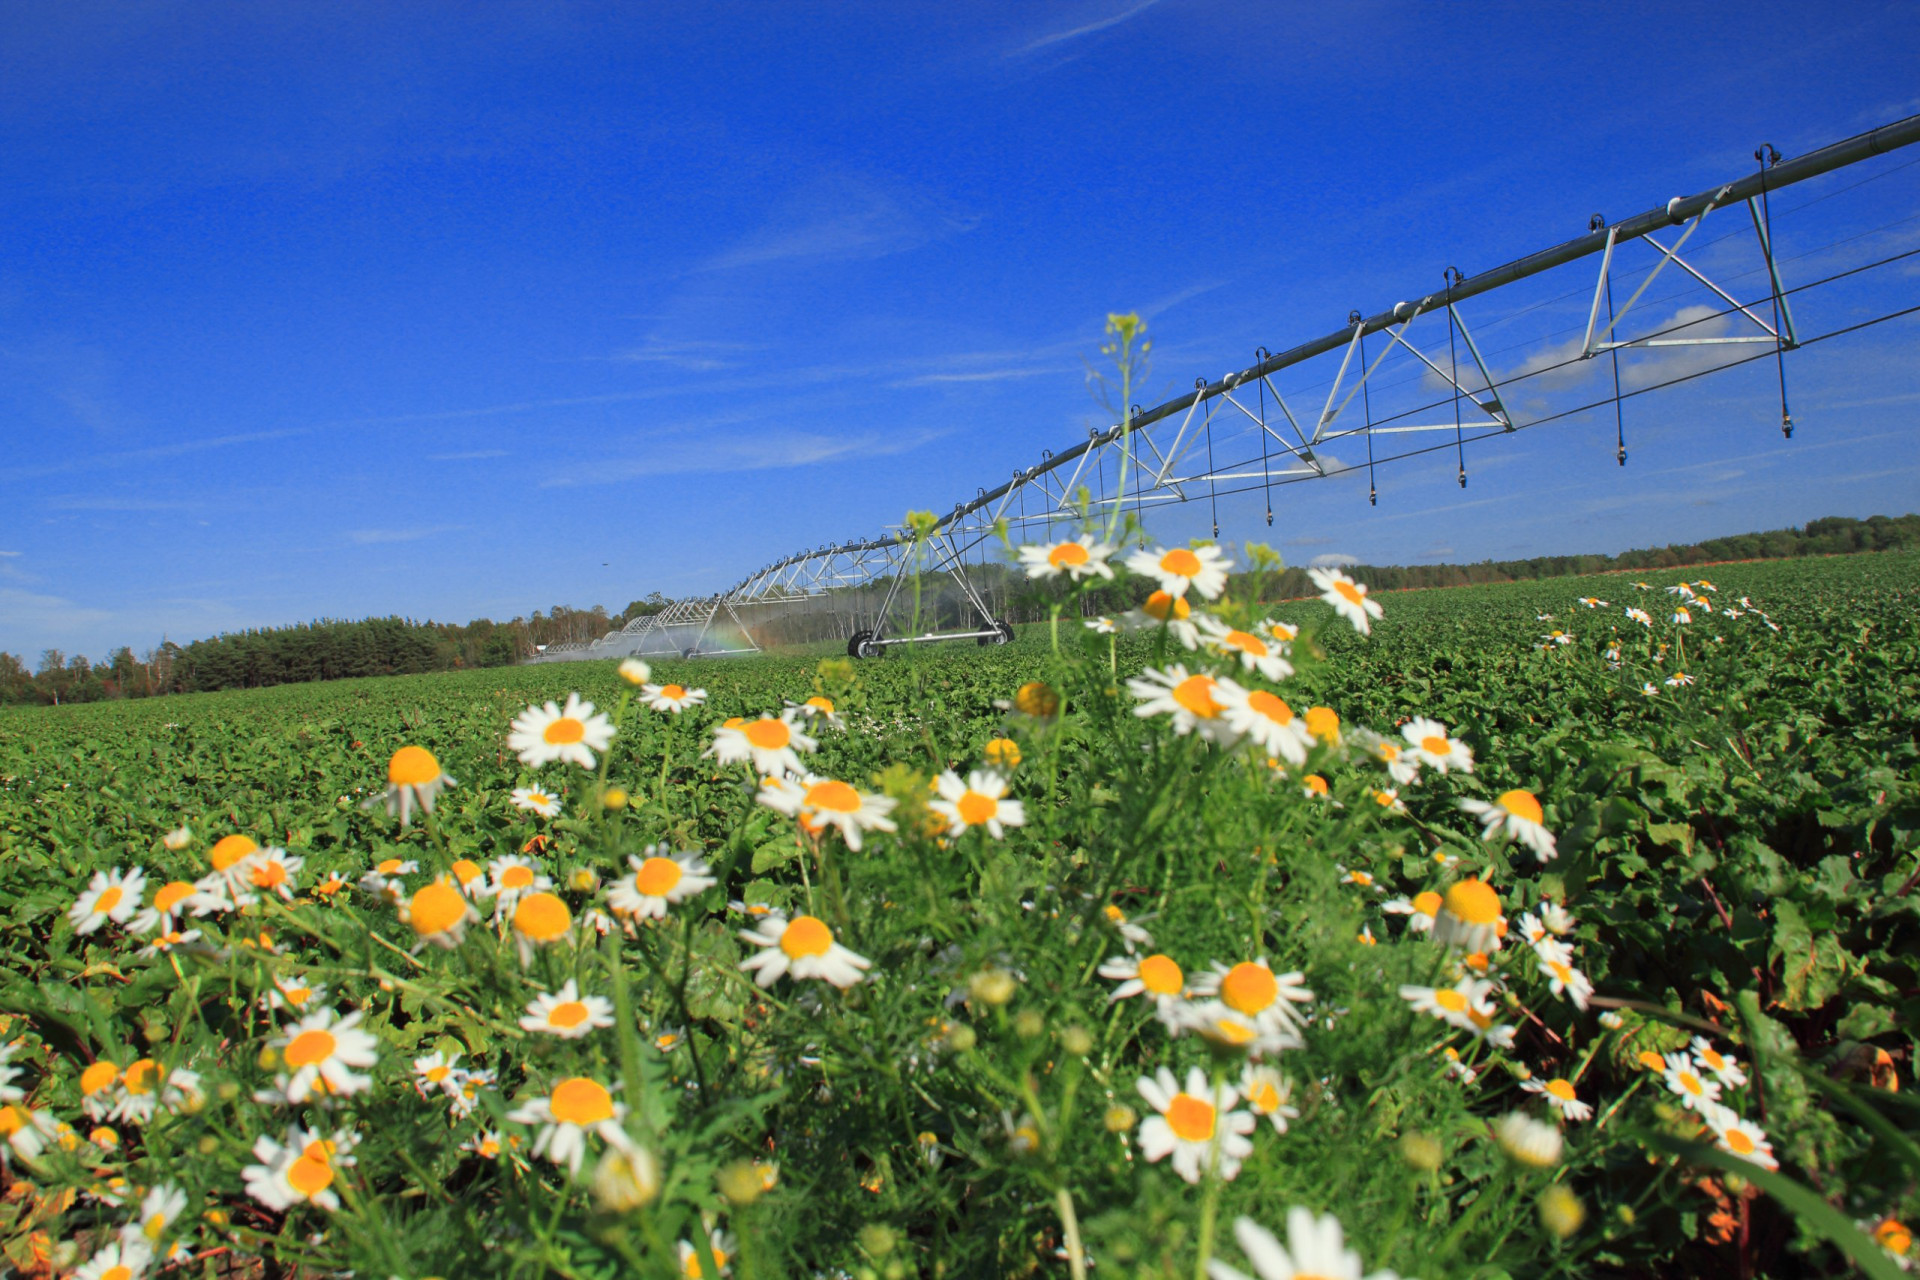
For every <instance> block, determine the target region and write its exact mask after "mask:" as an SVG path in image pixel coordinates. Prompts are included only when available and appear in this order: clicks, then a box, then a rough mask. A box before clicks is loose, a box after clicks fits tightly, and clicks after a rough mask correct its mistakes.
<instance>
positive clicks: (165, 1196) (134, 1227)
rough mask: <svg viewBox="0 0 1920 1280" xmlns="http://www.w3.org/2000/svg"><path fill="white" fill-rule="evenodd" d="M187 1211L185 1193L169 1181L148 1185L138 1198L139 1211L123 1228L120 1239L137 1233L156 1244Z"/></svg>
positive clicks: (148, 1241)
mask: <svg viewBox="0 0 1920 1280" xmlns="http://www.w3.org/2000/svg"><path fill="white" fill-rule="evenodd" d="M186 1211H187V1193H186V1192H184V1191H182V1190H181V1189H180V1188H179V1187H176V1186H174V1185H173V1184H171V1183H166V1182H163V1183H161V1184H160V1185H159V1186H157V1187H150V1188H148V1190H147V1194H146V1195H144V1196H142V1197H141V1198H140V1213H139V1216H137V1217H136V1218H135V1219H134V1220H133V1221H132V1222H129V1223H128V1224H127V1225H126V1228H125V1229H124V1233H123V1235H122V1237H121V1238H122V1239H126V1238H128V1237H129V1236H131V1235H133V1234H134V1233H136V1232H137V1233H138V1235H139V1237H141V1238H143V1239H144V1240H145V1241H146V1242H147V1243H150V1244H158V1243H159V1242H160V1237H161V1236H163V1235H165V1234H166V1233H167V1230H168V1228H170V1227H172V1226H173V1224H174V1223H175V1222H177V1221H179V1218H180V1215H181V1214H183V1213H185V1212H186Z"/></svg>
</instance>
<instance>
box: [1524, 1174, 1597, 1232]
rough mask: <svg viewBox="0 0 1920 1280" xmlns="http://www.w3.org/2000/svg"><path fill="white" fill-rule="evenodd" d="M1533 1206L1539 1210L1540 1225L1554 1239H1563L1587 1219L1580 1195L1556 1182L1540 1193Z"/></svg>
mask: <svg viewBox="0 0 1920 1280" xmlns="http://www.w3.org/2000/svg"><path fill="white" fill-rule="evenodd" d="M1535 1207H1536V1208H1538V1209H1539V1211H1540V1225H1541V1226H1543V1227H1545V1228H1546V1229H1547V1232H1548V1234H1550V1235H1551V1236H1553V1238H1554V1239H1556V1240H1565V1239H1566V1238H1567V1237H1568V1236H1570V1235H1572V1234H1573V1233H1574V1232H1576V1231H1578V1230H1579V1229H1580V1224H1582V1223H1583V1222H1585V1221H1586V1220H1587V1206H1585V1205H1584V1204H1581V1203H1580V1197H1579V1196H1577V1195H1575V1194H1573V1192H1571V1191H1569V1190H1568V1189H1567V1188H1566V1187H1564V1186H1562V1185H1560V1184H1559V1183H1557V1182H1556V1183H1555V1184H1554V1185H1552V1186H1550V1187H1548V1188H1547V1189H1546V1190H1545V1191H1542V1192H1541V1193H1540V1199H1539V1201H1538V1202H1537V1204H1536V1206H1535Z"/></svg>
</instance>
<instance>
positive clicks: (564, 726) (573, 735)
mask: <svg viewBox="0 0 1920 1280" xmlns="http://www.w3.org/2000/svg"><path fill="white" fill-rule="evenodd" d="M540 736H541V737H542V738H545V739H546V740H547V742H548V743H549V744H550V745H552V746H556V747H563V746H567V745H570V744H572V743H575V742H579V741H580V740H581V739H583V738H585V737H586V736H587V726H586V722H585V721H582V720H577V719H575V718H574V717H572V716H561V717H560V718H559V719H558V720H555V721H554V722H553V723H552V724H550V725H548V726H547V727H546V728H545V729H544V730H542V731H541V734H540Z"/></svg>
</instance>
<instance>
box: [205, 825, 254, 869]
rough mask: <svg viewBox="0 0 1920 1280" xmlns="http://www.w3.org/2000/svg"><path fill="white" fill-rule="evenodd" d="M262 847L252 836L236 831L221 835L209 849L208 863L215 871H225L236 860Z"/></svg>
mask: <svg viewBox="0 0 1920 1280" xmlns="http://www.w3.org/2000/svg"><path fill="white" fill-rule="evenodd" d="M259 847H260V844H259V842H258V841H256V840H255V839H254V838H253V837H252V836H247V835H240V834H238V833H235V834H233V835H230V836H221V837H220V838H219V839H218V840H216V841H214V842H213V848H211V849H209V850H207V865H208V866H210V867H212V868H213V869H214V870H215V871H218V872H222V873H225V872H226V871H228V870H229V869H231V868H232V867H233V865H234V864H235V863H236V862H239V861H240V860H241V859H243V858H246V857H248V856H250V855H251V854H252V853H253V852H254V851H255V850H257V849H258V848H259Z"/></svg>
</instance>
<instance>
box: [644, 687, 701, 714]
mask: <svg viewBox="0 0 1920 1280" xmlns="http://www.w3.org/2000/svg"><path fill="white" fill-rule="evenodd" d="M706 700H707V691H706V690H705V689H689V688H687V686H685V685H683V684H649V685H643V686H641V689H640V701H642V702H644V703H646V704H647V705H648V706H650V707H652V708H653V709H654V710H655V711H663V712H666V713H667V714H669V715H676V716H677V715H679V714H680V713H681V712H682V711H685V710H687V708H689V707H697V706H699V705H700V704H701V703H703V702H705V701H706Z"/></svg>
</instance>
